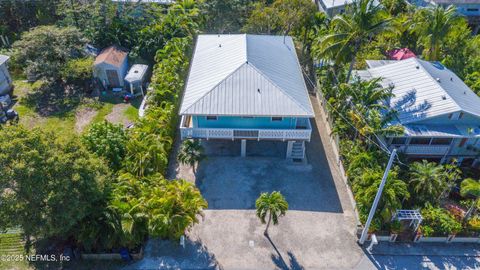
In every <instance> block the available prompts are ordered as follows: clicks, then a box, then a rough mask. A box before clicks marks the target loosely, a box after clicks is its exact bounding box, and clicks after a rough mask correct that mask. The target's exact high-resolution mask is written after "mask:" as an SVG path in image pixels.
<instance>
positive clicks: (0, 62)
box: [0, 54, 10, 65]
mask: <svg viewBox="0 0 480 270" xmlns="http://www.w3.org/2000/svg"><path fill="white" fill-rule="evenodd" d="M8 59H10V57H9V56H7V55H3V54H0V65H3V64H5V63H6V62H7V61H8Z"/></svg>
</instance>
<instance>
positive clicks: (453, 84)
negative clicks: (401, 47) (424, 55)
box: [358, 58, 480, 124]
mask: <svg viewBox="0 0 480 270" xmlns="http://www.w3.org/2000/svg"><path fill="white" fill-rule="evenodd" d="M368 73H369V74H370V76H366V75H365V73H358V74H359V75H360V76H361V77H362V78H364V79H369V78H378V77H380V78H383V81H382V84H383V85H384V87H388V86H393V94H394V95H395V96H394V97H393V98H392V99H391V100H390V102H389V103H390V106H391V107H393V108H395V109H396V110H397V111H398V119H399V121H400V122H401V123H402V124H406V123H412V122H416V121H420V120H423V119H426V118H431V117H435V116H439V115H443V114H448V113H452V112H457V111H464V112H467V113H470V114H473V115H475V116H478V117H480V97H478V96H477V95H476V94H475V93H474V92H473V91H472V90H470V88H469V87H468V86H467V85H466V84H465V83H464V82H463V81H462V80H461V79H460V78H459V77H458V76H457V75H455V73H453V72H452V71H450V70H449V69H447V68H446V67H444V66H443V65H441V64H440V63H438V62H427V61H423V60H420V59H417V58H409V59H406V60H401V61H396V62H393V63H391V64H386V65H382V66H379V67H375V68H370V69H368Z"/></svg>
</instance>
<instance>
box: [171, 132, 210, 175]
mask: <svg viewBox="0 0 480 270" xmlns="http://www.w3.org/2000/svg"><path fill="white" fill-rule="evenodd" d="M203 152H204V149H203V146H202V144H201V143H200V141H199V140H185V141H183V143H182V146H181V147H180V151H179V152H178V156H177V159H178V161H180V162H181V163H183V164H185V165H190V166H191V167H192V169H193V172H195V164H196V163H197V162H200V161H202V160H203V159H205V154H204V153H203Z"/></svg>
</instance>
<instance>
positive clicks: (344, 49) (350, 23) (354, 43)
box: [320, 0, 390, 82]
mask: <svg viewBox="0 0 480 270" xmlns="http://www.w3.org/2000/svg"><path fill="white" fill-rule="evenodd" d="M389 22H390V19H388V18H387V17H386V13H385V12H384V11H383V8H382V6H381V5H379V4H378V3H377V2H376V1H374V0H358V1H354V2H353V3H352V4H351V5H350V9H349V10H347V12H346V13H345V14H341V15H337V16H335V17H334V18H333V19H332V21H331V26H332V28H333V31H334V33H332V34H329V35H326V36H324V37H323V38H322V39H321V40H320V54H321V55H324V56H326V57H329V58H330V59H334V60H335V62H336V63H337V64H338V63H341V62H346V61H347V59H350V67H349V69H348V74H347V77H346V81H347V82H348V81H349V80H350V76H351V74H352V70H353V66H354V65H355V61H356V54H357V52H358V51H359V50H360V48H361V47H362V45H363V44H365V43H366V42H369V41H370V40H371V39H372V38H373V37H374V36H375V35H377V34H378V33H381V32H382V31H384V30H386V29H387V27H388V25H389Z"/></svg>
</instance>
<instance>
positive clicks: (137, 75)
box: [125, 64, 148, 83]
mask: <svg viewBox="0 0 480 270" xmlns="http://www.w3.org/2000/svg"><path fill="white" fill-rule="evenodd" d="M147 69H148V66H147V65H140V64H135V65H133V66H132V67H131V68H130V70H129V71H128V73H127V76H125V81H127V82H129V83H135V82H141V81H143V78H144V76H145V74H146V73H147Z"/></svg>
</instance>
